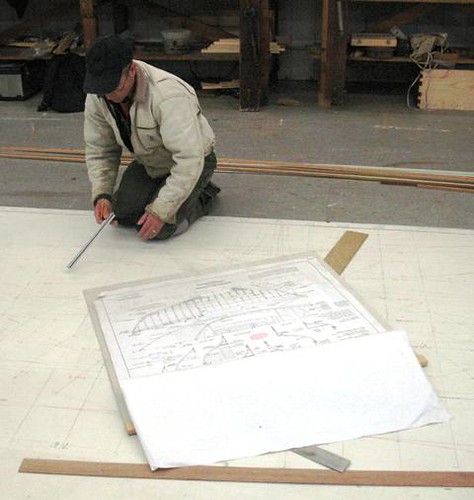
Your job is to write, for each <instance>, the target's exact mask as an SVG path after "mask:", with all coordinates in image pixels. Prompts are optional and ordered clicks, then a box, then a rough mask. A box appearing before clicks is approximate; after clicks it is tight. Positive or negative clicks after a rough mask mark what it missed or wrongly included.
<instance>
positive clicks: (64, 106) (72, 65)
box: [38, 53, 86, 113]
mask: <svg viewBox="0 0 474 500" xmlns="http://www.w3.org/2000/svg"><path fill="white" fill-rule="evenodd" d="M85 74H86V65H85V61H84V57H81V56H79V55H77V54H72V53H67V54H58V55H55V56H53V58H52V59H51V63H50V65H49V68H48V71H47V73H46V77H45V81H44V88H43V92H44V93H43V100H42V101H41V104H40V105H39V106H38V111H47V110H48V109H53V110H54V111H59V112H60V113H75V112H78V111H84V103H85V100H86V95H85V93H84V90H83V89H82V86H83V84H84V77H85Z"/></svg>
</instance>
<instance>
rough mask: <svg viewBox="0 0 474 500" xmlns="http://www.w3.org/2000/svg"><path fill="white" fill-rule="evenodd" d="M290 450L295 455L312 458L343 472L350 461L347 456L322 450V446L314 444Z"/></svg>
mask: <svg viewBox="0 0 474 500" xmlns="http://www.w3.org/2000/svg"><path fill="white" fill-rule="evenodd" d="M291 451H292V452H293V453H296V454H297V455H300V456H302V457H304V458H307V459H309V460H312V461H313V462H316V463H317V464H320V465H324V466H325V467H328V468H329V469H333V470H336V471H338V472H344V471H345V470H346V469H347V468H348V467H349V465H350V464H351V461H350V460H347V458H344V457H341V456H340V455H336V454H335V453H332V452H331V451H328V450H324V449H323V448H320V447H319V446H315V445H314V446H305V447H303V448H293V449H292V450H291Z"/></svg>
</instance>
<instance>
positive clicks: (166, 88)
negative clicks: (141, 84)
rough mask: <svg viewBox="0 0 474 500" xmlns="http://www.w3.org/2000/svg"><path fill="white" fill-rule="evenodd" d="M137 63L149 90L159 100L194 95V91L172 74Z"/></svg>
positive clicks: (146, 64)
mask: <svg viewBox="0 0 474 500" xmlns="http://www.w3.org/2000/svg"><path fill="white" fill-rule="evenodd" d="M138 63H139V67H140V68H141V69H142V71H143V72H144V74H145V75H146V78H147V79H148V82H149V90H150V91H151V92H152V93H153V94H154V95H155V96H156V97H158V98H159V99H160V100H163V101H165V100H167V99H171V98H173V97H183V96H187V97H188V96H189V95H190V94H191V95H194V89H193V88H192V87H191V86H190V85H189V84H188V83H186V82H185V81H184V80H182V79H181V78H179V77H178V76H176V75H174V74H173V73H169V72H168V71H164V70H162V69H160V68H156V67H154V66H151V65H150V64H148V63H144V62H142V61H138Z"/></svg>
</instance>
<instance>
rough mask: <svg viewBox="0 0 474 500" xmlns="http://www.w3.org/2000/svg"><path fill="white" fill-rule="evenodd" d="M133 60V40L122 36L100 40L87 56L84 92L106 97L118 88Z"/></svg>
mask: <svg viewBox="0 0 474 500" xmlns="http://www.w3.org/2000/svg"><path fill="white" fill-rule="evenodd" d="M132 59H133V40H131V39H130V38H128V37H126V36H121V35H106V36H103V37H100V38H98V39H97V40H96V41H95V42H94V43H93V45H92V46H91V48H90V49H89V50H88V51H87V54H86V76H85V79H84V92H86V93H87V94H99V95H105V94H109V93H110V92H112V91H113V90H114V89H116V88H117V86H118V84H119V82H120V77H121V76H122V70H123V68H125V67H126V66H127V65H128V64H130V63H131V62H132Z"/></svg>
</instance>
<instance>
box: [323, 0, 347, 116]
mask: <svg viewBox="0 0 474 500" xmlns="http://www.w3.org/2000/svg"><path fill="white" fill-rule="evenodd" d="M347 18H348V16H347V0H323V11H322V31H321V72H320V78H319V94H318V102H319V105H320V106H322V107H325V108H327V107H330V106H331V105H333V104H341V103H342V100H343V93H344V87H345V78H346V50H347V49H346V45H347V36H346V33H347V30H348V28H347Z"/></svg>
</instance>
